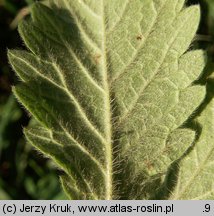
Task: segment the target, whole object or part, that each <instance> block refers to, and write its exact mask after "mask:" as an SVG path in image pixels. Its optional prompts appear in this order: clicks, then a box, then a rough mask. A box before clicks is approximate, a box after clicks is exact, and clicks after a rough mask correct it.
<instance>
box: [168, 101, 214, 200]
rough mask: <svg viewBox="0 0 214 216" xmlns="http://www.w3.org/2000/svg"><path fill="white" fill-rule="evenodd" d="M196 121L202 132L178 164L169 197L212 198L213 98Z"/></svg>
mask: <svg viewBox="0 0 214 216" xmlns="http://www.w3.org/2000/svg"><path fill="white" fill-rule="evenodd" d="M198 121H199V123H200V124H201V125H203V127H202V134H201V136H200V139H199V141H198V142H197V143H196V145H195V146H194V148H193V149H192V151H191V153H190V154H188V155H187V156H186V157H185V159H184V160H183V161H182V162H181V164H180V168H179V169H180V170H179V175H178V180H177V182H178V183H177V186H176V188H175V191H174V192H173V193H172V196H171V199H186V200H187V199H195V200H199V199H201V200H212V199H213V198H214V185H213V173H214V166H213V161H214V144H213V140H214V133H213V132H214V123H213V122H214V100H212V101H211V102H210V104H208V106H207V107H206V109H205V110H204V111H203V112H202V114H201V116H200V117H199V118H198Z"/></svg>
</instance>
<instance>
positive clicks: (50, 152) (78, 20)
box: [8, 0, 205, 199]
mask: <svg viewBox="0 0 214 216" xmlns="http://www.w3.org/2000/svg"><path fill="white" fill-rule="evenodd" d="M199 19H200V13H199V8H198V6H191V7H187V8H186V7H185V6H184V0H173V1H172V0H135V1H132V0H118V1H115V0H101V1H99V2H97V0H79V1H75V0H49V1H47V2H45V4H40V3H37V4H34V6H33V7H32V9H31V16H30V17H28V18H27V19H25V20H24V21H22V22H21V23H20V25H19V32H20V35H21V37H22V39H23V41H24V43H25V44H26V46H27V48H28V49H29V51H23V50H19V51H17V50H11V51H9V54H8V55H9V60H10V63H11V65H12V67H13V68H14V70H15V71H16V73H17V74H18V76H19V77H20V79H21V81H22V82H21V84H20V85H18V86H16V87H15V88H14V93H15V95H16V97H17V98H18V100H19V101H20V102H21V103H22V104H23V105H24V106H25V107H26V108H27V109H28V110H29V111H30V112H31V113H32V115H33V117H34V118H35V119H36V120H37V121H38V126H35V127H33V128H32V127H31V128H28V129H25V135H26V138H27V140H28V141H29V142H30V143H32V144H33V145H34V146H35V147H36V148H38V149H39V150H41V151H42V152H43V153H44V154H45V155H46V156H49V157H51V158H52V159H53V160H54V161H55V162H56V164H57V165H58V167H59V168H60V169H62V170H63V171H64V172H65V175H63V176H62V177H61V182H62V185H63V188H64V190H65V191H66V192H67V194H68V196H69V197H70V198H71V199H151V198H152V197H154V196H155V194H156V193H157V192H158V191H159V190H160V188H162V185H163V182H164V179H165V177H166V175H167V172H168V169H169V167H170V165H171V164H172V163H174V162H175V161H177V160H178V159H179V158H180V157H181V156H182V155H183V154H184V153H185V152H186V150H187V149H188V148H189V146H191V145H192V143H193V142H194V141H195V132H194V131H193V130H190V129H187V128H183V127H182V125H183V124H184V122H185V121H186V120H187V119H188V118H189V117H190V116H191V114H192V113H193V112H194V111H195V110H196V109H197V107H198V106H199V105H200V104H201V102H202V100H203V98H204V95H205V87H204V86H199V85H193V81H195V80H196V79H197V78H198V77H199V75H200V74H201V72H202V70H203V68H204V65H205V57H204V53H203V51H201V50H192V51H188V52H186V51H187V49H188V48H189V45H190V43H191V41H192V39H193V37H194V35H195V32H196V30H197V27H198V23H199ZM201 121H202V122H203V121H204V120H203V119H201ZM202 142H203V141H202ZM199 145H200V143H199ZM183 163H187V164H188V163H189V162H188V159H187V160H186V161H184V162H183ZM185 166H191V165H184V167H185ZM185 169H186V168H185ZM182 175H185V176H186V175H187V174H183V171H181V177H179V178H181V179H179V182H182V181H184V182H185V178H186V177H185V178H183V177H182ZM181 184H182V183H181ZM179 187H180V186H178V189H177V190H185V189H184V188H185V184H183V186H182V189H180V188H179ZM184 194H187V195H186V196H183V195H181V196H178V197H177V198H185V199H188V198H192V194H191V193H184ZM176 196H177V195H175V197H176ZM194 196H195V195H194ZM160 198H162V197H160Z"/></svg>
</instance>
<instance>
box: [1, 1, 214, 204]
mask: <svg viewBox="0 0 214 216" xmlns="http://www.w3.org/2000/svg"><path fill="white" fill-rule="evenodd" d="M172 1H173V0H172ZM33 2H34V0H0V199H16V200H19V199H66V197H65V195H64V193H63V192H62V189H61V186H60V184H59V179H58V174H59V172H60V171H59V170H57V169H56V167H55V166H54V165H53V164H52V163H51V161H49V160H48V159H45V158H44V157H43V156H42V155H41V154H40V153H38V152H37V151H36V150H35V149H33V148H32V147H31V145H29V144H26V141H25V139H24V137H23V133H22V129H23V127H26V126H27V125H28V124H29V121H30V115H29V113H27V112H26V111H25V110H24V109H23V108H22V107H21V106H20V105H19V104H18V103H17V102H16V100H15V99H14V97H13V95H12V93H11V86H13V85H15V84H16V83H17V82H18V80H17V77H16V76H15V75H14V72H13V71H12V70H11V68H10V66H9V65H8V60H7V49H8V48H9V49H11V48H13V49H14V48H23V47H24V46H23V43H22V41H21V40H20V37H19V35H18V33H17V24H18V21H19V20H20V19H22V18H23V17H24V16H25V15H27V14H28V13H29V6H30V4H32V3H33ZM198 3H199V4H200V5H201V11H202V18H201V23H200V28H199V30H198V34H197V36H196V38H195V40H194V43H193V45H192V46H193V47H197V48H198V47H199V48H203V49H205V50H207V53H208V64H207V67H206V69H205V73H204V74H205V75H204V76H203V77H202V81H201V82H207V77H209V76H210V75H211V74H212V72H213V71H214V0H189V1H187V4H188V5H192V4H198ZM191 48H192V47H191Z"/></svg>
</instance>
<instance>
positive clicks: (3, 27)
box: [0, 0, 66, 199]
mask: <svg viewBox="0 0 214 216" xmlns="http://www.w3.org/2000/svg"><path fill="white" fill-rule="evenodd" d="M31 3H33V0H25V1H24V0H23V1H21V0H0V199H65V198H66V197H65V195H64V193H63V192H62V190H61V187H60V185H59V183H58V182H59V181H58V177H57V175H56V172H57V170H56V168H55V167H54V166H53V164H52V163H51V162H50V161H49V160H47V159H44V157H42V156H41V155H40V154H39V153H38V152H37V151H36V150H35V149H33V148H32V147H31V146H30V145H26V141H25V139H24V137H23V133H22V128H23V127H24V126H26V125H27V124H28V122H29V115H28V114H27V113H26V112H25V111H24V110H23V109H22V108H21V107H20V106H19V105H18V104H17V102H16V101H15V99H14V97H13V96H12V94H11V85H14V84H15V83H16V81H17V80H16V79H17V78H16V77H15V76H14V73H13V72H12V71H11V69H10V67H9V65H8V60H7V56H6V52H7V48H12V47H17V46H20V45H22V42H21V40H20V39H19V37H18V34H17V30H13V29H11V27H12V28H15V27H16V25H15V24H16V22H17V20H16V19H17V17H18V16H19V17H18V18H19V19H21V18H22V16H21V15H22V14H21V12H22V11H23V9H22V8H26V7H28V6H29V5H30V4H31ZM24 15H25V14H24ZM12 24H13V25H12ZM30 123H31V124H32V122H30Z"/></svg>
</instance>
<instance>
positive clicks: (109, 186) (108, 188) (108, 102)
mask: <svg viewBox="0 0 214 216" xmlns="http://www.w3.org/2000/svg"><path fill="white" fill-rule="evenodd" d="M101 2H102V19H103V20H102V32H103V38H102V53H103V58H102V59H103V61H102V63H103V88H104V91H105V92H106V94H105V100H104V103H105V105H104V106H105V126H106V130H105V131H106V141H107V142H106V143H107V144H106V194H105V199H106V200H111V199H112V196H113V191H112V190H113V182H112V173H113V168H112V167H113V160H112V128H111V118H112V116H111V98H110V87H109V83H108V68H107V48H106V44H107V43H106V41H107V40H106V23H105V21H106V16H105V4H104V0H102V1H101Z"/></svg>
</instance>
